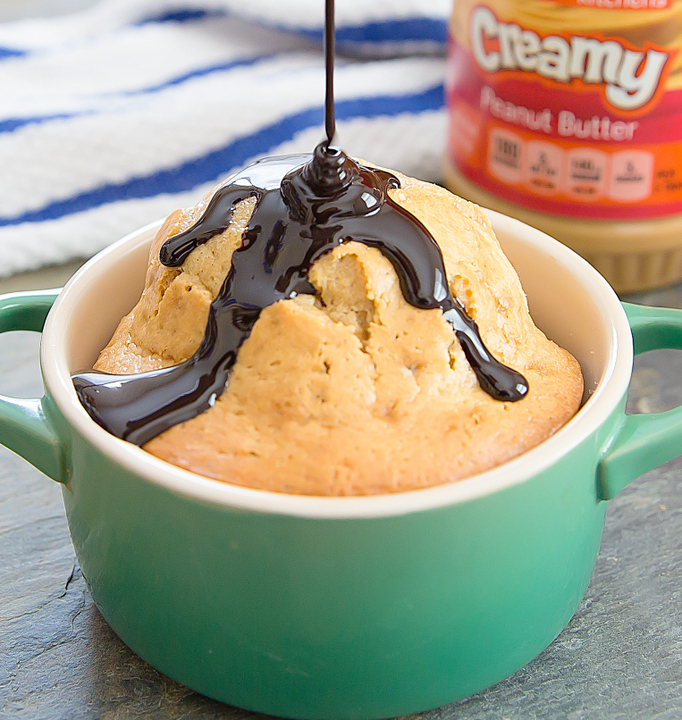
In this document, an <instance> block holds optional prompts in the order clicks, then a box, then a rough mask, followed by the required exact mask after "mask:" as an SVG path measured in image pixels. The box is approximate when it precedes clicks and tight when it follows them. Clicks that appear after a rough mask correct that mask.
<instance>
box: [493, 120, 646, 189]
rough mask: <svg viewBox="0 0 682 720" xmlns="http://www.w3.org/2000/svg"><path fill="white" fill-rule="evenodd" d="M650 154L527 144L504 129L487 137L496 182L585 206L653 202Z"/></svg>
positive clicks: (521, 138) (530, 142) (529, 142)
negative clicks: (576, 200) (591, 203)
mask: <svg viewBox="0 0 682 720" xmlns="http://www.w3.org/2000/svg"><path fill="white" fill-rule="evenodd" d="M654 164H655V157H654V155H653V153H651V152H648V151H646V150H637V149H624V150H618V151H615V152H606V151H604V150H598V149H596V148H593V147H562V146H560V145H558V144H556V143H553V142H546V141H543V140H534V139H533V140H531V139H526V138H524V137H522V136H521V135H519V134H517V133H515V132H513V131H511V130H508V129H506V128H495V129H492V130H491V132H490V134H489V143H488V153H487V170H488V172H489V173H490V175H492V176H493V177H495V178H496V179H497V180H499V181H501V182H503V183H506V184H510V185H524V186H526V187H527V188H528V190H529V191H530V192H532V193H533V194H537V195H545V196H563V197H565V198H569V199H581V200H583V201H587V202H589V201H591V200H592V201H596V200H603V199H607V200H611V201H613V202H622V203H631V202H634V201H639V200H645V199H646V198H649V197H651V195H652V192H653V188H654Z"/></svg>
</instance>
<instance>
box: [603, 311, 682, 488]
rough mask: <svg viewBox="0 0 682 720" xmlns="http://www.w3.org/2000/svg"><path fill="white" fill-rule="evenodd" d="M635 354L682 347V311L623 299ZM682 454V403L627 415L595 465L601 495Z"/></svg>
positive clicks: (621, 486)
mask: <svg viewBox="0 0 682 720" xmlns="http://www.w3.org/2000/svg"><path fill="white" fill-rule="evenodd" d="M623 308H624V309H625V313H626V314H627V316H628V321H629V322H630V328H631V329H632V337H633V340H634V346H635V355H639V354H640V353H643V352H647V351H648V350H658V349H661V348H671V349H672V348H675V349H682V310H676V309H673V308H659V307H648V306H644V305H632V304H631V303H625V302H624V303H623ZM680 454H682V406H681V407H677V408H674V409H673V410H668V411H666V412H660V413H645V414H639V415H623V417H622V420H621V424H620V426H619V427H618V428H617V429H616V432H615V434H614V435H613V436H612V439H611V442H610V444H609V445H608V446H607V448H606V451H605V453H604V455H603V456H602V459H601V461H600V463H599V466H598V468H597V487H598V493H599V499H600V500H611V499H612V498H614V497H615V496H616V495H617V494H618V493H619V492H620V491H621V490H622V489H623V488H624V487H625V486H626V485H627V484H628V483H629V482H631V481H632V480H634V479H635V478H638V477H639V476H640V475H643V474H644V473H645V472H648V471H649V470H653V468H655V467H658V466H659V465H662V464H663V463H665V462H668V460H672V459H673V458H675V457H677V456H678V455H680Z"/></svg>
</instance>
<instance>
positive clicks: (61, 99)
mask: <svg viewBox="0 0 682 720" xmlns="http://www.w3.org/2000/svg"><path fill="white" fill-rule="evenodd" d="M450 1H451V0H428V1H427V0H369V1H368V0H338V1H337V48H338V51H339V53H338V54H339V57H338V62H337V71H336V97H337V119H338V134H337V142H338V144H340V145H341V146H342V147H343V148H344V149H346V150H347V151H348V152H349V153H352V154H353V155H355V156H358V157H361V158H364V159H366V160H369V161H372V162H374V163H377V164H379V165H383V166H387V167H392V168H396V169H398V170H401V171H403V172H406V173H409V174H412V175H416V176H419V177H422V178H425V179H432V180H434V179H438V177H439V171H440V158H441V155H442V149H443V145H444V137H445V122H444V120H445V119H444V111H443V76H444V49H445V38H446V19H447V16H448V14H449V10H450ZM323 6H324V2H323V0H248V2H244V0H103V1H102V2H100V3H99V4H98V5H95V6H94V7H92V8H90V9H89V10H87V11H84V12H80V13H78V14H74V15H71V16H64V17H59V18H50V19H40V20H24V21H20V22H13V23H5V24H4V25H3V24H0V275H8V274H11V273H14V272H18V271H23V270H28V269H33V268H37V267H40V266H41V265H45V264H50V263H58V262H64V261H67V260H69V259H74V258H80V257H88V256H90V255H92V254H94V253H95V252H97V251H98V250H100V249H101V248H103V247H104V246H106V245H107V244H109V243H111V242H113V241H114V240H116V239H117V238H119V237H121V236H122V235H124V234H125V233H127V232H129V231H132V230H134V229H135V228H137V227H139V226H141V225H144V224H146V223H148V222H150V221H152V220H155V219H157V218H159V217H162V216H165V215H167V214H168V213H169V212H170V211H172V210H173V209H175V208H176V207H181V206H183V205H189V204H192V203H194V202H195V201H196V200H198V199H199V197H200V196H201V195H202V193H204V192H205V191H206V190H207V189H209V188H210V187H211V186H212V185H214V184H215V183H216V182H218V181H219V180H220V179H222V178H224V177H226V176H227V175H229V173H230V172H232V171H234V170H236V169H237V168H239V167H240V166H243V165H244V164H245V163H247V162H249V161H251V160H253V159H255V158H257V157H260V156H262V155H266V154H273V153H288V152H308V151H310V150H312V148H313V147H314V146H315V144H316V143H317V142H319V141H320V140H321V139H322V137H323V99H324V67H323V57H322V46H321V38H322V28H323V19H324V18H323V15H324V8H323Z"/></svg>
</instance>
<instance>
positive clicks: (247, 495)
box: [41, 211, 633, 518]
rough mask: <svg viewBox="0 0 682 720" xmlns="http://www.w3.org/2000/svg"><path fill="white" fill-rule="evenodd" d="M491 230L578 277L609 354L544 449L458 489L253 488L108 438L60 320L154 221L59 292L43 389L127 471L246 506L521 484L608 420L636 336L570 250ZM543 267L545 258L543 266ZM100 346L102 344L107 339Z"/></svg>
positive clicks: (267, 509) (47, 340)
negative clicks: (71, 360)
mask: <svg viewBox="0 0 682 720" xmlns="http://www.w3.org/2000/svg"><path fill="white" fill-rule="evenodd" d="M488 214H489V217H490V218H491V221H492V223H493V227H494V228H495V231H496V232H497V233H498V235H499V234H502V235H504V234H507V235H511V236H514V237H515V238H517V239H518V240H521V241H522V243H524V244H526V245H528V246H530V247H531V249H532V251H533V252H534V253H535V252H537V253H540V254H542V255H544V256H546V258H545V260H546V261H547V262H557V263H559V264H560V265H561V266H563V268H564V269H566V270H568V271H569V272H570V273H571V275H573V276H575V277H576V278H578V280H579V282H580V285H581V286H582V288H584V292H585V293H588V294H589V295H590V296H591V299H592V301H593V304H594V306H595V308H598V312H600V313H601V314H602V317H601V318H600V322H601V323H602V326H603V328H604V332H605V333H608V334H609V335H610V337H609V338H608V343H609V345H608V348H609V350H608V358H607V359H606V361H605V363H604V368H603V372H602V376H601V379H600V382H599V383H598V385H597V387H596V389H595V390H594V392H593V393H592V395H591V396H590V397H589V398H588V399H587V401H586V402H585V403H584V405H583V406H582V408H581V409H580V410H579V412H578V413H577V414H576V415H575V417H574V418H572V419H571V420H570V421H569V422H568V423H567V424H566V425H565V426H564V427H562V428H561V429H560V430H559V431H558V432H557V433H555V434H554V435H553V436H552V437H550V438H548V439H547V440H545V441H544V442H543V443H541V444H540V445H538V446H536V447H535V448H533V449H531V450H529V451H527V452H526V453H524V454H523V455H520V456H518V457H516V458H514V459H512V460H510V461H508V462H506V463H504V464H502V465H499V466H497V467H495V468H493V469H491V470H488V471H486V472H484V473H481V474H479V475H476V476H473V477H471V478H468V479H465V480H460V481H458V482H454V483H447V484H443V485H437V486H434V487H430V488H426V489H422V490H414V491H409V492H404V493H396V494H389V495H374V496H362V497H313V496H301V495H287V494H283V493H274V492H267V491H263V490H253V489H250V488H245V487H241V486H237V485H230V484H228V483H223V482H219V481H216V480H211V479H209V478H206V477H203V476H200V475H197V474H194V473H192V472H189V471H187V470H183V469H181V468H179V467H177V466H175V465H171V464H169V463H167V462H165V461H163V460H160V459H158V458H156V457H155V456H153V455H151V454H149V453H147V452H145V451H144V450H142V449H141V448H139V447H137V446H135V445H133V444H131V443H128V442H125V441H123V440H120V439H118V438H116V437H114V436H113V435H110V434H109V433H108V432H106V431H105V430H104V429H102V428H101V427H100V426H99V425H97V424H96V423H95V422H93V421H92V420H91V418H90V417H89V415H88V414H87V413H86V412H85V410H84V409H83V407H82V405H81V404H80V402H79V400H78V397H77V395H76V393H75V391H74V388H73V384H72V382H71V379H70V374H71V372H72V371H74V370H75V369H71V368H69V367H68V362H67V346H66V343H67V340H66V336H67V333H66V332H65V331H64V328H65V327H66V323H68V320H69V318H70V317H71V316H72V314H73V312H74V310H75V309H76V308H77V306H78V304H79V303H80V302H82V301H83V298H84V297H85V295H86V294H87V292H86V291H87V290H88V288H90V289H91V285H92V283H99V282H100V281H101V280H102V278H103V277H104V276H105V275H106V274H107V272H108V269H109V267H110V266H111V264H112V263H113V262H115V261H116V258H117V256H118V255H119V254H120V253H122V252H123V251H125V250H126V249H127V248H130V247H133V246H139V245H140V244H142V243H148V242H149V241H150V239H151V238H152V237H153V236H154V234H155V233H156V230H157V229H158V227H159V226H160V223H158V222H156V223H152V224H151V225H148V226H146V227H144V228H141V229H140V230H138V231H136V232H134V233H131V234H130V235H128V236H126V237H125V238H123V239H122V240H120V241H119V242H117V243H114V244H113V245H111V246H110V247H108V248H106V249H105V250H103V251H102V252H100V253H99V254H98V255H96V256H95V257H94V258H92V259H91V260H90V261H89V262H87V263H86V264H85V265H84V266H83V267H82V268H81V269H80V270H79V271H78V272H77V273H76V274H75V275H74V276H73V278H71V280H70V281H69V282H68V283H67V285H66V286H65V288H64V290H63V292H62V293H61V294H60V295H59V297H58V298H57V300H56V301H55V303H54V306H53V308H52V310H51V312H50V314H49V316H48V319H47V321H46V324H45V328H44V331H43V339H42V344H41V367H42V371H43V377H44V380H45V384H46V386H47V387H48V388H49V391H50V393H51V394H52V396H53V398H54V400H55V402H56V404H57V406H58V408H59V410H60V411H61V412H62V413H63V415H64V417H65V418H66V420H67V421H68V422H69V423H70V424H71V425H72V426H73V428H75V430H76V431H78V432H79V433H80V434H81V435H83V436H84V437H85V438H86V439H87V440H89V441H90V442H91V443H92V444H93V445H95V446H96V447H97V448H98V449H99V450H100V451H101V452H102V453H104V454H105V455H107V456H108V457H109V458H111V459H112V460H114V461H115V462H116V463H118V464H119V465H121V466H122V467H124V468H125V469H127V470H129V471H131V472H133V473H136V474H137V475H139V476H141V477H142V478H145V479H146V480H147V481H150V482H154V483H157V484H159V485H161V486H163V487H165V488H167V489H169V490H170V491H172V492H174V493H177V494H180V495H183V496H187V497H191V498H196V499H198V500H201V501H203V502H210V503H217V504H220V505H226V506H230V507H234V508H239V509H243V510H251V511H254V512H261V513H276V514H285V515H293V516H300V517H309V518H371V517H384V516H394V515H402V514H406V513H412V512H418V511H424V510H429V509H432V508H437V507H442V506H447V505H451V504H453V503H461V502H466V501H469V500H472V499H475V498H477V497H481V496H484V495H487V494H489V493H494V492H497V491H499V490H502V489H504V488H506V487H509V486H511V485H514V484H516V483H520V482H524V481H525V480H527V479H528V478H530V477H533V476H534V475H536V474H537V473H539V472H541V471H543V470H545V469H547V468H548V467H550V466H551V465H552V464H553V463H555V462H556V461H557V460H558V459H559V458H560V457H562V456H564V455H565V454H566V453H568V452H569V451H571V450H572V449H573V448H575V447H576V446H577V445H578V444H580V443H581V442H582V441H583V440H584V439H585V438H586V437H588V436H589V435H590V434H591V433H592V432H594V431H596V430H597V429H598V428H599V427H600V426H601V425H602V424H603V423H604V422H605V421H606V419H607V418H608V417H609V416H610V415H611V413H612V412H613V411H614V409H615V408H616V407H617V406H618V403H619V402H620V400H621V399H622V397H623V394H624V393H625V391H626V390H627V387H628V384H629V381H630V375H631V371H632V357H633V352H632V339H631V333H630V327H629V324H628V321H627V317H626V315H625V312H624V310H623V307H622V305H621V303H620V301H619V299H618V297H617V295H616V294H615V292H614V291H613V290H612V288H611V287H610V285H609V284H608V283H607V282H606V280H604V278H603V277H602V276H601V275H600V274H599V273H598V272H597V271H596V270H594V269H593V268H592V266H591V265H589V264H588V263H587V262H586V261H585V260H583V259H582V258H581V257H580V256H578V255H577V254H576V253H574V252H573V251H572V250H570V249H569V248H567V247H566V246H564V245H562V244H561V243H559V242H557V241H556V240H554V239H552V238H550V237H549V236H547V235H545V234H544V233H542V232H540V231H538V230H536V229H534V228H531V227H530V226H528V225H525V224H524V223H521V222H519V221H518V220H514V219H513V218H510V217H507V216H505V215H500V214H499V213H495V212H492V211H489V213H488ZM543 261H544V260H543ZM105 342H106V341H105Z"/></svg>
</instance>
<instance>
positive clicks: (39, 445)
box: [0, 288, 67, 483]
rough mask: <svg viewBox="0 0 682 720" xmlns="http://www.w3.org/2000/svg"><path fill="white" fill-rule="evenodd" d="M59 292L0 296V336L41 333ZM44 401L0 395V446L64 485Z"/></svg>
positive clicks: (61, 458) (58, 444)
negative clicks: (25, 332) (19, 332)
mask: <svg viewBox="0 0 682 720" xmlns="http://www.w3.org/2000/svg"><path fill="white" fill-rule="evenodd" d="M60 292H61V288H55V289H52V290H33V291H30V292H16V293H9V294H7V295H0V333H5V332H11V331H12V330H33V331H34V332H42V329H43V326H44V325H45V318H47V314H48V313H49V311H50V308H51V307H52V305H53V303H54V301H55V300H56V299H57V295H59V293H60ZM46 400H47V399H46V397H45V396H43V397H42V398H31V399H27V400H24V399H21V398H13V397H7V396H6V395H0V443H2V444H3V445H5V446H6V447H8V448H9V449H10V450H13V451H14V452H15V453H17V454H18V455H21V457H23V458H24V459H25V460H28V462H30V463H31V465H34V466H35V467H37V468H38V470H40V471H41V472H43V473H45V475H47V476H49V477H51V478H52V479H53V480H56V481H57V482H63V483H65V482H67V473H66V462H65V453H64V448H63V445H62V443H61V442H60V440H59V437H58V435H57V432H56V430H55V428H54V426H53V424H52V422H51V420H50V418H49V416H48V415H47V414H46V413H45V404H46Z"/></svg>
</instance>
